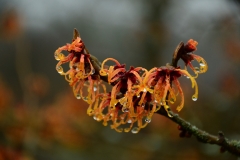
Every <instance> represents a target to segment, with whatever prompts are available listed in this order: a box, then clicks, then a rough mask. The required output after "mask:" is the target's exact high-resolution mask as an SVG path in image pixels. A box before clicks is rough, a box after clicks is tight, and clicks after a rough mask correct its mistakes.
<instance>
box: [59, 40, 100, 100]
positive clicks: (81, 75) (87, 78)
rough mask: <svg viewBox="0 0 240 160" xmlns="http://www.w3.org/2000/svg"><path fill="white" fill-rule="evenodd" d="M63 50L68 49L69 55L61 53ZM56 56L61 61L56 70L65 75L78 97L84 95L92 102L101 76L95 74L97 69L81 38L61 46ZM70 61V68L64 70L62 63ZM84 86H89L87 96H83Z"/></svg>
mask: <svg viewBox="0 0 240 160" xmlns="http://www.w3.org/2000/svg"><path fill="white" fill-rule="evenodd" d="M62 51H67V52H68V55H67V56H65V55H64V54H63V53H61V52H62ZM54 56H55V59H56V60H58V61H59V62H58V64H57V65H56V70H57V71H58V73H59V74H61V75H64V76H65V79H66V81H68V82H69V84H70V86H72V87H73V92H74V95H75V96H76V98H77V99H80V98H81V97H82V98H83V100H85V101H86V102H87V103H92V102H93V101H94V99H95V94H94V93H95V92H94V87H96V86H97V85H99V83H100V78H99V76H98V75H94V73H95V70H94V68H93V66H92V63H91V61H90V55H89V53H88V51H87V49H86V48H85V45H84V43H83V42H82V40H81V38H80V37H76V39H75V40H73V42H72V43H71V44H66V45H65V46H62V47H59V48H58V49H57V50H56V51H55V53H54ZM68 62H69V68H70V69H69V70H68V71H67V72H64V71H63V67H62V64H64V63H68ZM87 83H89V84H87ZM84 86H87V87H88V89H87V90H88V95H87V96H86V97H84V96H83V91H82V89H83V88H84Z"/></svg>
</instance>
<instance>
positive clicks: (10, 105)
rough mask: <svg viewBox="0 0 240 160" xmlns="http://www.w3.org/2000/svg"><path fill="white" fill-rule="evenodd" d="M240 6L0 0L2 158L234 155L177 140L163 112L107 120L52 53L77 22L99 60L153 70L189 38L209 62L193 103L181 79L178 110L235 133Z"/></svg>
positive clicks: (213, 129) (238, 132)
mask: <svg viewBox="0 0 240 160" xmlns="http://www.w3.org/2000/svg"><path fill="white" fill-rule="evenodd" d="M239 7H240V3H239V1H237V0H236V1H234V0H232V1H231V0H229V1H227V0H212V1H207V0H202V1H197V0H191V1H190V0H182V1H177V0H158V1H157V0H151V1H146V0H139V1H136V0H122V1H118V0H111V1H110V0H103V1H99V0H68V1H65V0H52V1H47V0H42V1H31V0H21V1H17V0H15V1H14V0H1V1H0V160H2V159H3V160H5V159H21V160H22V159H24V160H25V159H27V160H35V159H36V160H42V159H51V160H55V159H56V160H66V159H72V160H75V159H76V160H77V159H117V160H118V159H119V160H128V159H139V160H145V159H236V158H235V157H234V156H232V155H231V154H229V153H223V154H221V153H220V152H219V150H220V148H219V147H218V146H213V145H210V144H202V143H199V142H197V140H196V139H195V138H194V137H192V138H190V139H184V138H180V137H179V131H178V130H177V125H176V124H174V123H172V122H171V121H169V120H167V119H166V118H164V117H162V116H160V115H154V116H153V120H152V122H151V123H150V124H149V125H148V126H147V127H146V128H144V129H142V130H141V131H140V133H138V134H132V133H117V132H115V131H114V130H111V129H110V127H109V126H108V127H104V126H103V125H102V124H101V123H99V122H96V121H94V120H93V118H92V117H89V116H88V115H87V114H86V109H87V105H86V104H85V103H83V102H82V101H81V100H76V99H75V98H74V96H73V93H72V91H71V88H70V87H69V86H68V83H67V82H66V81H65V80H64V77H62V76H60V75H59V74H58V73H57V72H56V70H55V65H56V63H57V61H56V60H55V59H54V56H53V53H54V51H55V50H56V49H57V48H58V47H60V46H62V45H64V44H66V43H70V42H71V39H72V32H73V28H77V29H78V31H79V32H80V34H81V38H82V39H83V41H84V42H85V44H86V46H87V48H88V50H89V51H90V53H91V54H93V55H95V56H96V57H98V59H99V60H100V61H102V60H104V59H105V58H108V57H112V58H115V59H117V60H118V61H119V62H121V63H126V65H127V66H128V67H129V66H130V65H133V66H142V67H145V68H147V69H151V68H152V67H155V66H163V65H165V64H166V63H168V62H170V61H171V58H172V54H173V51H174V50H175V47H176V46H177V45H178V44H179V42H181V41H183V42H185V43H186V42H187V41H188V40H189V39H191V38H192V39H194V40H196V41H198V43H199V45H198V50H197V51H196V52H195V54H198V55H200V56H202V57H204V59H205V60H206V61H207V63H208V66H209V70H208V71H207V72H206V73H205V74H202V75H200V76H199V78H197V82H198V85H199V99H198V100H197V101H196V102H193V101H192V100H191V96H192V94H193V92H194V90H193V89H192V88H191V83H190V81H189V80H188V79H186V78H184V77H182V78H181V84H182V88H183V91H184V93H185V107H184V108H183V110H182V111H181V112H180V113H179V115H180V116H181V117H183V118H184V119H186V120H187V121H189V122H191V123H192V124H194V125H196V126H197V127H199V128H201V129H203V130H206V131H207V132H209V133H212V134H215V135H216V134H217V133H218V131H220V130H221V131H223V132H224V133H225V135H226V137H228V138H229V139H238V140H239V139H240V127H239V122H240V116H239V113H240V105H239V101H240V91H239V89H240V71H239V68H240V65H239V64H240V8H239ZM180 65H181V66H182V67H183V63H180ZM173 110H174V108H173ZM174 111H175V110H174Z"/></svg>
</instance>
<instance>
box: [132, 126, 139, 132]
mask: <svg viewBox="0 0 240 160" xmlns="http://www.w3.org/2000/svg"><path fill="white" fill-rule="evenodd" d="M131 132H132V133H134V134H136V133H138V132H139V129H138V127H134V128H133V129H132V130H131Z"/></svg>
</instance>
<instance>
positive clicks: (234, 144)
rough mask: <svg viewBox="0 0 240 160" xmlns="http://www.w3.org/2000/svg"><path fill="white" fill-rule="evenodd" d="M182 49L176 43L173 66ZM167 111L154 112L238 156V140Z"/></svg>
mask: <svg viewBox="0 0 240 160" xmlns="http://www.w3.org/2000/svg"><path fill="white" fill-rule="evenodd" d="M182 49H183V42H181V43H180V44H179V45H178V47H177V49H176V50H175V52H174V55H173V59H172V65H173V66H175V67H176V66H177V62H178V60H179V59H180V57H179V53H181V52H182ZM90 60H91V62H92V64H93V67H94V69H95V73H96V74H99V71H100V69H101V63H100V62H99V61H98V59H97V58H96V57H94V56H93V55H91V54H90ZM100 77H101V79H102V80H103V81H105V82H107V76H100ZM169 112H170V114H171V115H172V117H169V116H168V114H167V112H166V111H165V109H164V108H163V107H161V109H160V110H159V111H158V112H156V113H157V114H160V115H162V116H165V117H166V118H168V119H170V120H171V121H172V122H174V123H176V124H178V125H179V126H181V128H182V130H185V131H187V132H188V133H189V134H191V135H193V136H195V137H196V138H197V140H198V141H199V142H202V143H209V144H216V145H219V146H221V150H220V151H221V152H224V151H228V152H230V153H232V154H234V155H237V156H240V141H236V140H232V141H230V140H228V139H227V138H225V136H224V134H223V133H222V132H221V131H220V132H219V133H218V136H215V135H211V134H209V133H207V132H206V131H203V130H201V129H199V128H197V127H196V126H194V125H192V124H190V123H189V122H188V121H186V120H184V119H183V118H181V117H180V116H179V115H178V114H176V113H174V112H172V111H171V110H170V111H169Z"/></svg>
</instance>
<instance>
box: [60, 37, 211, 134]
mask: <svg viewBox="0 0 240 160" xmlns="http://www.w3.org/2000/svg"><path fill="white" fill-rule="evenodd" d="M196 45H197V42H196V41H194V40H189V41H188V43H187V44H186V45H184V46H182V47H183V49H184V52H183V54H181V55H180V58H181V59H182V60H183V61H184V62H185V65H186V66H189V67H190V68H191V69H192V70H193V71H194V73H196V75H198V73H204V72H206V71H207V63H206V61H205V60H204V59H203V58H202V57H200V56H197V55H195V54H193V53H192V52H193V51H195V50H196ZM63 50H66V51H68V53H69V54H68V55H67V56H64V55H63V53H61V52H62V51H63ZM55 58H56V59H57V60H59V62H58V64H57V66H56V69H57V71H58V73H60V74H61V75H64V76H65V79H66V80H67V81H68V82H69V84H70V86H72V87H73V92H74V94H75V96H76V98H78V99H80V98H82V99H83V100H85V101H86V102H87V103H88V104H89V107H88V109H87V114H88V115H90V116H93V118H94V119H95V120H97V121H102V122H103V125H104V126H106V125H108V123H110V126H111V128H112V129H115V130H116V131H118V132H122V131H124V132H129V131H130V130H131V131H132V133H138V132H139V130H140V129H141V128H144V127H145V126H146V125H147V124H148V123H150V122H151V119H152V116H153V114H154V113H155V112H157V111H158V110H159V109H160V108H161V107H163V108H164V109H165V111H166V112H167V114H168V116H169V117H172V115H171V113H170V112H169V110H170V106H169V105H170V104H173V103H175V102H176V99H177V96H178V95H179V96H180V98H181V101H180V103H179V105H178V107H177V111H180V110H181V109H182V108H183V106H184V94H183V91H182V88H181V85H180V83H179V81H178V78H180V77H181V76H186V77H188V78H189V79H190V80H191V82H192V88H194V89H195V93H194V94H193V96H192V100H194V101H196V100H197V98H198V86H197V83H196V80H195V78H196V76H192V75H191V74H189V73H188V71H187V70H186V67H185V69H180V67H173V66H171V65H169V64H167V65H166V66H162V67H158V68H157V67H154V68H152V69H151V70H147V69H145V68H142V67H136V68H135V67H130V69H129V70H127V69H126V68H125V65H124V64H121V63H119V62H118V61H117V60H115V59H113V58H107V59H106V60H104V61H103V62H102V64H101V66H99V68H94V67H93V65H92V63H91V62H92V61H93V60H92V59H91V56H90V54H89V53H88V51H87V50H86V48H85V45H84V43H83V42H82V40H81V38H80V37H79V36H77V37H76V38H75V39H74V40H73V42H72V43H71V44H67V45H65V46H63V47H60V48H58V49H57V50H56V52H55ZM194 59H195V60H197V61H198V62H199V64H200V68H197V67H193V65H192V64H191V61H192V60H194ZM108 61H112V62H113V63H114V65H111V66H108V67H106V65H105V64H106V63H107V62H108ZM67 62H69V67H70V69H69V70H68V71H67V72H63V68H62V67H61V65H62V64H63V63H67ZM95 69H96V70H97V72H96V73H95ZM100 78H102V79H105V81H106V82H108V83H109V85H111V86H112V89H111V91H110V92H107V88H106V86H105V85H104V84H103V83H102V81H101V80H100ZM84 93H87V95H86V96H84Z"/></svg>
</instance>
